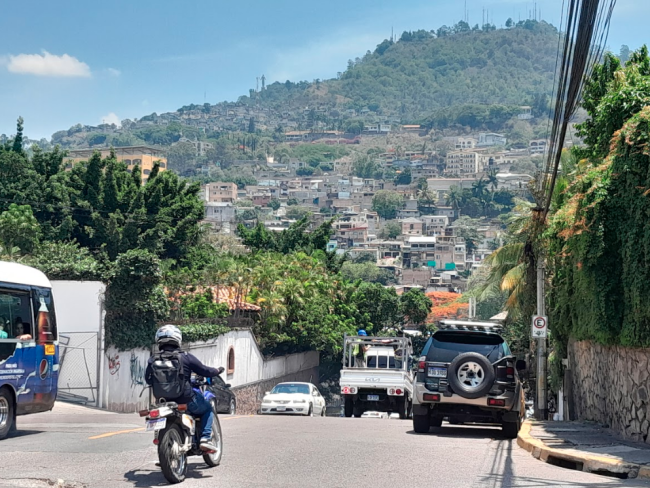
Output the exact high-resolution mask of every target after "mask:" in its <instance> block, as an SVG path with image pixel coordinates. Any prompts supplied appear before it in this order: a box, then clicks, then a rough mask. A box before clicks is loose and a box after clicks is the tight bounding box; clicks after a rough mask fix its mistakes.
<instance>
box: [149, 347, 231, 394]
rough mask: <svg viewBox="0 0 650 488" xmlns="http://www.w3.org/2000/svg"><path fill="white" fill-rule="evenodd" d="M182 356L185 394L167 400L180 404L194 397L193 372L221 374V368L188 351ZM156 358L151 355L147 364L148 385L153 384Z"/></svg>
mask: <svg viewBox="0 0 650 488" xmlns="http://www.w3.org/2000/svg"><path fill="white" fill-rule="evenodd" d="M164 350H166V351H173V350H174V349H173V348H171V347H166V348H164ZM180 356H181V362H182V363H183V379H184V380H185V386H184V388H183V396H182V397H180V398H168V399H167V400H169V401H173V402H176V403H179V404H183V403H190V402H191V401H192V399H193V398H194V390H192V383H191V382H190V378H191V377H192V373H194V374H197V375H199V376H203V377H204V378H214V377H215V376H219V370H218V369H216V368H211V367H209V366H206V365H204V364H203V363H202V362H201V361H199V360H198V359H197V358H196V356H194V355H193V354H190V353H188V352H181V354H180ZM154 360H155V356H151V357H150V358H149V362H148V364H147V371H146V372H145V376H144V378H145V381H146V382H147V384H148V385H151V383H152V381H153V368H152V364H153V362H154Z"/></svg>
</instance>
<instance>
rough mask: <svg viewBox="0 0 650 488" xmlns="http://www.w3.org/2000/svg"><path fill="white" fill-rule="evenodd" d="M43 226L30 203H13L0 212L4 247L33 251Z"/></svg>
mask: <svg viewBox="0 0 650 488" xmlns="http://www.w3.org/2000/svg"><path fill="white" fill-rule="evenodd" d="M40 236H41V228H40V225H39V224H38V221H37V220H36V218H35V217H34V214H33V213H32V208H31V207H30V206H29V205H16V204H15V203H12V204H11V205H9V209H8V210H6V211H4V212H2V213H1V214H0V243H1V244H2V246H3V248H4V249H12V248H14V247H15V248H18V249H20V251H22V252H23V253H29V252H31V251H32V250H33V249H34V247H36V245H37V244H38V239H39V237H40Z"/></svg>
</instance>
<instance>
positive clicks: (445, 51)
mask: <svg viewBox="0 0 650 488" xmlns="http://www.w3.org/2000/svg"><path fill="white" fill-rule="evenodd" d="M468 27H469V26H467V24H465V25H464V26H463V25H462V23H461V24H458V25H457V26H454V28H453V30H451V29H450V30H447V31H445V30H442V29H439V30H438V34H442V35H441V36H440V37H437V36H436V35H435V34H434V33H432V32H428V31H417V32H412V33H410V32H405V33H404V34H403V35H402V36H401V38H400V40H399V41H397V42H391V41H390V40H385V41H384V42H382V43H381V44H380V45H379V46H378V47H377V49H375V51H374V52H373V53H370V51H369V52H368V53H367V54H366V55H365V56H364V57H363V58H362V59H359V58H357V60H356V61H350V62H349V63H348V69H347V70H346V71H345V72H344V73H342V74H341V76H340V78H339V79H334V80H327V81H323V82H318V81H316V82H314V83H305V82H303V83H298V84H293V83H273V84H271V85H269V86H268V87H267V89H266V90H265V91H263V92H261V93H259V94H256V98H257V99H259V100H260V101H262V102H263V103H267V104H268V105H269V106H271V107H273V108H276V109H282V108H286V107H288V106H291V107H305V106H309V105H314V104H326V105H330V106H337V107H341V108H353V109H356V110H357V111H360V110H363V109H364V108H368V109H370V110H371V112H378V113H383V114H391V115H396V116H399V117H400V118H401V119H402V120H404V121H408V120H415V119H419V118H421V117H424V116H427V115H429V114H430V113H431V112H433V111H435V110H437V109H441V108H444V107H449V106H453V105H458V104H489V105H492V104H502V105H521V104H524V103H532V102H533V100H534V98H535V97H536V96H539V95H540V94H546V95H550V94H551V91H552V85H553V76H554V71H555V63H556V55H557V47H558V32H557V30H556V29H555V28H554V27H552V26H550V25H549V24H546V23H543V22H541V23H540V22H534V21H527V22H522V23H520V24H519V25H517V26H515V27H513V28H510V29H498V30H496V29H495V30H486V31H482V30H470V31H466V30H465V29H467V28H468ZM242 98H243V99H248V98H249V97H242Z"/></svg>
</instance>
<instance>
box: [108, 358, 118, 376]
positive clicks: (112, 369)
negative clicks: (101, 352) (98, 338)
mask: <svg viewBox="0 0 650 488" xmlns="http://www.w3.org/2000/svg"><path fill="white" fill-rule="evenodd" d="M119 370H120V356H119V354H113V355H112V356H111V355H109V356H108V372H109V373H111V376H115V375H116V374H117V372H118V371H119Z"/></svg>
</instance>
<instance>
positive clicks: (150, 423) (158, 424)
mask: <svg viewBox="0 0 650 488" xmlns="http://www.w3.org/2000/svg"><path fill="white" fill-rule="evenodd" d="M166 425H167V419H155V420H147V428H146V431H147V432H151V431H152V430H154V431H155V430H160V429H164V428H165V426H166Z"/></svg>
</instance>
